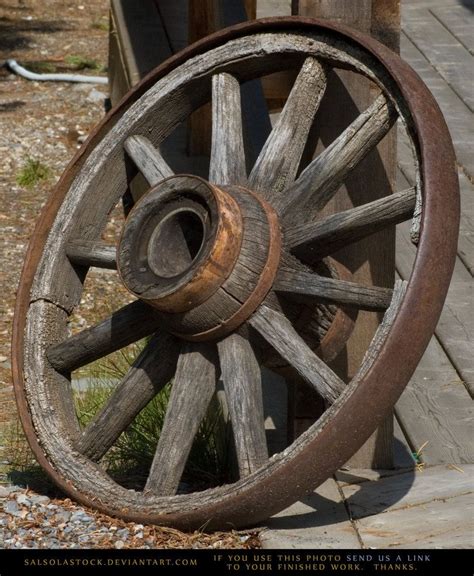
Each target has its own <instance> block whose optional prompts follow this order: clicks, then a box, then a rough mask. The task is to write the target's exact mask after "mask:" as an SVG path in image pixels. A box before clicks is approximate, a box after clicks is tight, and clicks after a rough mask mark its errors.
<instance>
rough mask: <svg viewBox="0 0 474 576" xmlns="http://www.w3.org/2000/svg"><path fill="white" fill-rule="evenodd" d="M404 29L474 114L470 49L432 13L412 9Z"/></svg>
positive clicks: (472, 63) (473, 64)
mask: <svg viewBox="0 0 474 576" xmlns="http://www.w3.org/2000/svg"><path fill="white" fill-rule="evenodd" d="M403 30H404V32H405V33H406V34H407V36H408V37H409V38H410V40H411V41H412V42H413V44H415V46H416V47H417V48H418V49H419V50H420V51H421V52H422V53H423V54H424V56H425V57H426V58H427V59H428V60H429V62H430V63H431V64H432V66H433V67H434V68H436V70H437V71H438V72H439V74H440V75H441V76H442V77H443V78H444V79H445V80H446V82H447V83H448V84H449V85H450V86H451V88H452V89H453V90H454V91H455V92H456V94H458V96H459V97H460V98H462V100H463V101H464V102H465V103H466V105H467V106H468V107H469V109H470V110H471V112H472V111H474V95H473V93H472V74H473V72H474V60H473V58H472V55H471V54H470V53H469V52H468V50H466V48H465V47H464V46H463V45H462V44H461V43H460V42H459V41H458V40H457V39H456V38H455V37H454V36H453V35H452V34H451V33H450V31H449V30H447V29H446V28H445V27H444V26H443V25H442V24H441V23H440V22H439V21H438V20H437V19H436V18H435V17H434V16H433V14H432V13H431V12H429V11H428V10H419V11H417V10H411V11H410V17H409V18H406V19H405V22H404V25H403Z"/></svg>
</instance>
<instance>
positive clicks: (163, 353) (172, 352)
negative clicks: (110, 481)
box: [77, 333, 181, 461]
mask: <svg viewBox="0 0 474 576" xmlns="http://www.w3.org/2000/svg"><path fill="white" fill-rule="evenodd" d="M180 349H181V343H180V342H179V341H178V340H177V339H176V338H174V336H171V335H170V334H167V333H160V334H155V335H154V336H153V338H152V339H151V340H150V342H149V343H148V344H147V345H146V347H145V348H144V349H143V351H142V353H141V354H140V355H139V356H138V358H137V359H136V360H135V362H134V363H133V365H132V366H131V367H130V370H129V372H128V373H127V374H126V375H125V377H124V378H123V379H122V380H121V382H120V383H119V384H117V387H116V388H115V390H114V392H113V393H112V396H111V397H110V398H109V399H108V401H107V403H106V404H105V406H104V407H103V408H102V409H101V410H100V412H99V413H98V414H97V415H96V416H95V417H94V419H93V420H92V421H91V422H90V424H88V426H87V428H86V429H85V430H84V433H83V436H82V438H81V439H80V441H79V442H78V444H77V449H78V450H79V452H81V453H82V454H84V455H85V456H87V457H88V458H91V459H92V460H95V461H97V460H100V458H102V456H103V455H104V454H105V453H106V452H107V451H108V450H109V449H110V448H111V447H112V446H113V444H114V443H115V442H116V440H117V439H118V437H119V436H120V434H121V433H122V432H124V431H125V429H126V428H127V426H129V424H131V423H132V422H133V420H134V418H135V417H136V416H137V415H138V413H139V412H140V411H141V410H142V409H143V408H144V407H145V406H146V405H147V404H148V402H150V400H152V399H153V397H154V396H155V395H156V394H157V393H158V392H159V391H160V390H161V389H162V388H163V387H164V386H165V385H166V384H167V383H168V382H169V381H170V380H171V378H172V376H173V374H174V371H175V369H176V362H177V360H178V355H179V351H180Z"/></svg>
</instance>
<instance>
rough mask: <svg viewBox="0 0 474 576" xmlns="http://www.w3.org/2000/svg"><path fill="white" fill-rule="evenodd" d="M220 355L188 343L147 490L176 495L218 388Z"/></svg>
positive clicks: (208, 347)
mask: <svg viewBox="0 0 474 576" xmlns="http://www.w3.org/2000/svg"><path fill="white" fill-rule="evenodd" d="M216 367H217V357H216V354H215V349H214V348H213V347H212V346H210V345H208V344H186V345H185V346H184V347H183V349H182V351H181V355H180V357H179V359H178V366H177V368H176V375H175V377H174V382H173V385H172V388H171V395H170V399H169V402H168V407H167V410H166V416H165V421H164V423H163V428H162V430H161V434H160V439H159V441H158V446H157V448H156V452H155V456H154V458H153V464H152V466H151V470H150V475H149V477H148V480H147V483H146V486H145V491H152V492H154V493H155V494H159V495H160V496H166V495H170V494H174V493H175V492H176V490H177V488H178V484H179V481H180V479H181V475H182V473H183V470H184V467H185V465H186V460H187V458H188V455H189V452H190V450H191V447H192V444H193V440H194V436H195V435H196V432H197V431H198V428H199V425H200V423H201V421H202V419H203V418H204V416H205V414H206V411H207V408H208V406H209V403H210V401H211V398H212V396H213V394H214V392H215V389H216V382H217V377H218V374H217V371H216V370H217V368H216Z"/></svg>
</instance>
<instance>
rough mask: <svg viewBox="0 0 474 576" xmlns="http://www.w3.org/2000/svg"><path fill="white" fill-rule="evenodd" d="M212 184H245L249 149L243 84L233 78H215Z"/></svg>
mask: <svg viewBox="0 0 474 576" xmlns="http://www.w3.org/2000/svg"><path fill="white" fill-rule="evenodd" d="M209 180H210V181H211V182H214V183H215V184H245V183H246V181H247V171H246V167H245V149H244V138H243V133H242V110H241V102H240V84H239V81H238V80H237V79H236V78H234V77H233V76H231V75H230V74H225V73H222V74H216V75H215V76H213V78H212V148H211V162H210V168H209Z"/></svg>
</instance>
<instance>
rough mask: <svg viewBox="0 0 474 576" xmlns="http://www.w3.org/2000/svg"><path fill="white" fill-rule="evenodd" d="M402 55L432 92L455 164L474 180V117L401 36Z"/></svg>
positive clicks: (403, 35)
mask: <svg viewBox="0 0 474 576" xmlns="http://www.w3.org/2000/svg"><path fill="white" fill-rule="evenodd" d="M401 55H402V58H404V59H405V60H406V61H407V62H408V63H409V64H410V65H411V66H412V67H413V68H414V69H415V70H416V71H417V73H418V74H419V75H420V77H421V79H422V80H423V81H424V82H425V83H426V85H427V86H428V88H429V89H430V90H431V92H433V95H434V96H435V98H436V101H437V102H438V104H439V106H440V108H441V110H442V112H443V115H444V117H445V119H446V122H447V124H448V127H449V131H450V132H451V137H452V139H453V142H454V145H455V148H456V156H457V158H458V161H459V162H460V163H461V164H462V165H463V166H464V167H465V169H466V170H467V171H468V173H469V174H470V175H471V176H472V177H474V154H473V153H472V135H473V134H474V117H473V115H472V113H471V111H470V110H469V108H468V107H467V106H466V104H465V103H464V102H463V101H462V100H461V98H459V96H458V95H457V94H456V93H455V92H454V91H453V90H452V89H451V87H450V86H449V84H448V83H447V82H446V81H445V80H444V79H443V78H442V76H441V75H440V74H439V73H438V72H437V70H436V69H435V68H434V67H433V66H432V65H431V63H430V62H429V61H428V60H427V59H426V58H425V56H424V55H423V54H422V53H421V52H420V51H419V50H418V48H416V46H415V45H414V44H413V43H412V42H411V40H410V39H409V38H408V36H406V34H403V33H402V35H401ZM471 77H472V76H471Z"/></svg>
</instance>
